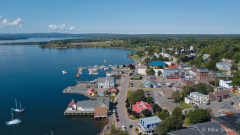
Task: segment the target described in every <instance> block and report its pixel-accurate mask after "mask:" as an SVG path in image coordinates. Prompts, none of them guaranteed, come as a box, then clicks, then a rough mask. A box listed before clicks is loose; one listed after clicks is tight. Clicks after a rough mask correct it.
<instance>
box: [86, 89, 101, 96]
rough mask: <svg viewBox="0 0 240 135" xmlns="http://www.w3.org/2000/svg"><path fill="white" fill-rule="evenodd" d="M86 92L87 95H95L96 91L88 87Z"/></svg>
mask: <svg viewBox="0 0 240 135" xmlns="http://www.w3.org/2000/svg"><path fill="white" fill-rule="evenodd" d="M87 92H88V95H91V96H97V93H98V92H97V91H95V90H94V89H93V88H89V89H88V91H87Z"/></svg>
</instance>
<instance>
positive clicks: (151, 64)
mask: <svg viewBox="0 0 240 135" xmlns="http://www.w3.org/2000/svg"><path fill="white" fill-rule="evenodd" d="M149 65H150V66H165V65H166V63H164V62H161V61H154V62H150V63H149Z"/></svg>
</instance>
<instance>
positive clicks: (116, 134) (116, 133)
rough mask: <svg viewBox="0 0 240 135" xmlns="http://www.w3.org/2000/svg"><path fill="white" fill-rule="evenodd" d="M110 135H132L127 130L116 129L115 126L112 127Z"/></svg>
mask: <svg viewBox="0 0 240 135" xmlns="http://www.w3.org/2000/svg"><path fill="white" fill-rule="evenodd" d="M110 135H130V134H129V133H128V131H127V130H124V131H123V130H122V129H121V128H116V127H115V125H114V124H112V125H111V130H110Z"/></svg>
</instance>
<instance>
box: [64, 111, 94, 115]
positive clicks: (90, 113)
mask: <svg viewBox="0 0 240 135" xmlns="http://www.w3.org/2000/svg"><path fill="white" fill-rule="evenodd" d="M64 115H94V111H68V110H66V111H65V112H64Z"/></svg>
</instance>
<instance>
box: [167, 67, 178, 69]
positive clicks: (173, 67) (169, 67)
mask: <svg viewBox="0 0 240 135" xmlns="http://www.w3.org/2000/svg"><path fill="white" fill-rule="evenodd" d="M168 68H177V66H170V67H165V69H168Z"/></svg>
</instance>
